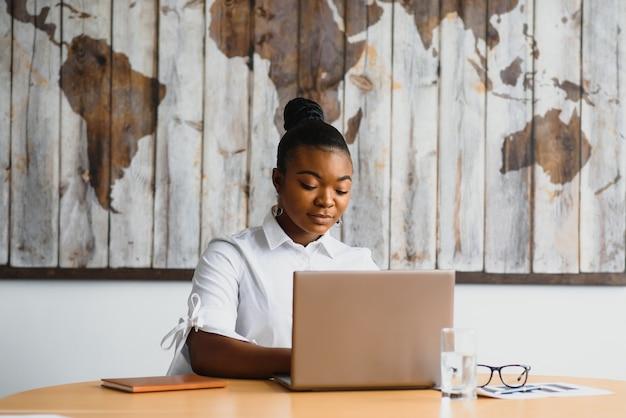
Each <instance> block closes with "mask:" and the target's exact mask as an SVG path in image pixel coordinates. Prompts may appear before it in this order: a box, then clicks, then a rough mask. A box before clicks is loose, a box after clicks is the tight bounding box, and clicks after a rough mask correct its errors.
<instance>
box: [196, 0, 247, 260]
mask: <svg viewBox="0 0 626 418" xmlns="http://www.w3.org/2000/svg"><path fill="white" fill-rule="evenodd" d="M205 16H206V28H205V53H204V54H205V57H204V126H203V135H204V138H203V154H202V166H203V169H202V173H203V174H202V208H201V216H202V229H201V234H200V235H201V250H203V249H204V248H205V247H206V245H207V244H208V242H209V240H210V239H211V238H213V237H215V236H223V235H227V234H231V233H232V231H239V230H241V229H243V228H244V227H245V226H246V225H247V220H248V219H247V214H248V186H247V182H248V178H247V174H248V167H247V164H248V156H249V153H250V151H249V149H250V146H249V142H248V141H249V138H250V117H249V114H250V112H251V103H250V97H251V92H250V80H251V71H250V69H251V65H252V52H251V50H250V44H251V40H250V39H251V38H250V36H251V32H250V30H251V28H252V22H251V20H252V19H253V11H252V7H251V5H250V2H249V1H243V0H239V1H229V2H224V1H219V0H215V1H207V2H206V5H205Z"/></svg>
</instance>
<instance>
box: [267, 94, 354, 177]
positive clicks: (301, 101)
mask: <svg viewBox="0 0 626 418" xmlns="http://www.w3.org/2000/svg"><path fill="white" fill-rule="evenodd" d="M284 119H285V124H284V128H285V130H286V132H285V134H284V135H283V137H282V138H281V139H280V142H279V143H278V155H277V158H276V167H277V168H278V169H279V170H280V171H281V172H283V173H284V172H285V170H286V165H287V161H288V160H289V159H290V158H291V156H292V155H293V152H294V151H295V150H297V149H299V148H301V147H310V148H317V149H322V150H327V151H331V150H338V151H343V152H345V153H346V155H347V156H348V157H350V150H349V149H348V144H346V140H345V139H344V137H343V135H341V133H340V132H339V131H338V130H337V129H335V127H333V126H331V125H329V124H327V123H326V122H324V112H323V111H322V108H321V107H320V105H319V104H317V103H316V102H314V101H312V100H309V99H305V98H303V97H297V98H295V99H292V100H290V101H289V103H287V105H285V110H284Z"/></svg>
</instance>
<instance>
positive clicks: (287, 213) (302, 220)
mask: <svg viewBox="0 0 626 418" xmlns="http://www.w3.org/2000/svg"><path fill="white" fill-rule="evenodd" d="M272 181H273V182H274V187H275V188H276V192H277V193H278V202H279V205H280V207H282V208H283V214H282V215H281V216H279V217H278V218H276V219H277V221H278V223H279V224H280V226H281V227H282V228H283V230H284V231H285V233H286V234H287V235H289V237H290V238H291V239H292V240H293V241H294V242H297V243H299V244H302V245H307V244H308V243H310V242H312V241H315V240H316V239H318V238H319V236H320V235H322V234H324V233H325V232H326V231H328V230H329V229H330V228H331V227H332V226H333V225H335V223H336V222H337V221H338V220H339V218H340V217H341V215H343V213H344V212H345V211H346V209H347V207H348V203H349V201H350V189H351V187H352V160H351V159H350V157H349V155H347V154H346V153H345V152H343V151H340V150H320V149H317V148H310V147H301V148H299V149H297V150H295V152H294V155H292V156H291V158H290V159H289V160H288V161H287V163H286V172H285V173H283V172H281V171H280V170H278V169H276V168H275V169H274V172H273V173H272Z"/></svg>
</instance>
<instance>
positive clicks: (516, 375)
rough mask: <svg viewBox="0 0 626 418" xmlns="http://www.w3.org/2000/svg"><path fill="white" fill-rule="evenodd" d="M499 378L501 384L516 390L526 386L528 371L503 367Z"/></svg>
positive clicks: (520, 368)
mask: <svg viewBox="0 0 626 418" xmlns="http://www.w3.org/2000/svg"><path fill="white" fill-rule="evenodd" d="M500 377H501V378H502V383H504V384H505V385H507V386H509V387H512V388H516V387H520V386H524V385H525V384H526V380H527V379H528V371H527V370H526V368H524V367H522V366H504V367H503V368H502V369H500Z"/></svg>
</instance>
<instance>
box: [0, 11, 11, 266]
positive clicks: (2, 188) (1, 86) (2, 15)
mask: <svg viewBox="0 0 626 418" xmlns="http://www.w3.org/2000/svg"><path fill="white" fill-rule="evenodd" d="M12 27H13V23H12V21H11V16H10V15H9V14H8V13H6V12H4V11H3V12H0V51H3V53H1V54H0V126H2V127H3V129H0V265H4V264H8V263H9V219H10V218H9V207H10V205H9V203H10V200H9V198H10V192H11V188H10V186H11V53H10V51H11V43H12V39H13V37H12V34H11V30H12Z"/></svg>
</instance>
